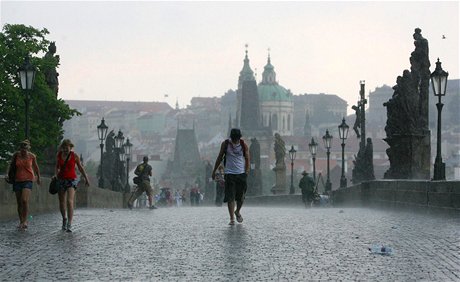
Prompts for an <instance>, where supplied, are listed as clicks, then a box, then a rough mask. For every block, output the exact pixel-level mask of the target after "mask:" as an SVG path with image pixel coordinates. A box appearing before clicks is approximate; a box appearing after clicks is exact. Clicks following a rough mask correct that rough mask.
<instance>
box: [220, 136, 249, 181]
mask: <svg viewBox="0 0 460 282" xmlns="http://www.w3.org/2000/svg"><path fill="white" fill-rule="evenodd" d="M243 150H244V148H243V147H242V146H241V144H240V141H239V140H238V144H233V143H232V141H231V140H229V142H228V146H227V152H225V170H224V172H225V174H242V173H244V172H245V171H244V164H245V161H244V155H243Z"/></svg>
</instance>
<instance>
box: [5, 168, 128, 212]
mask: <svg viewBox="0 0 460 282" xmlns="http://www.w3.org/2000/svg"><path fill="white" fill-rule="evenodd" d="M49 183H50V179H49V178H42V183H41V185H40V186H39V185H37V183H34V186H33V188H32V193H31V195H30V204H29V213H30V214H36V213H45V212H58V211H59V201H58V196H57V195H51V194H50V193H49V192H48V186H49ZM127 196H128V194H123V193H120V192H114V191H110V190H106V189H101V188H98V187H94V186H89V187H86V186H85V185H83V184H82V183H80V185H79V186H78V189H77V192H76V197H75V205H76V207H77V208H123V207H125V205H126V200H127V198H126V197H127ZM17 217H18V213H17V203H16V195H15V193H14V192H13V188H12V185H11V184H8V183H6V182H5V180H4V176H0V220H4V219H14V218H17Z"/></svg>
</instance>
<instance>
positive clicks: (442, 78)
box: [431, 58, 449, 180]
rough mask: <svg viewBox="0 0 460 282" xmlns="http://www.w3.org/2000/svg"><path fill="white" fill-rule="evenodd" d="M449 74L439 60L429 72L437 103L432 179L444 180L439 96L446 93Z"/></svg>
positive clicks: (441, 104)
mask: <svg viewBox="0 0 460 282" xmlns="http://www.w3.org/2000/svg"><path fill="white" fill-rule="evenodd" d="M448 76H449V73H448V72H445V71H444V70H443V69H442V67H441V62H440V61H439V58H438V61H437V62H436V69H435V70H434V72H433V73H432V74H431V85H433V92H434V95H435V96H437V97H438V99H439V100H438V103H437V104H436V108H438V136H437V138H438V140H437V144H436V159H435V162H434V175H433V180H446V164H445V163H443V162H442V157H441V111H442V106H444V104H443V103H441V97H442V96H444V95H446V89H447V77H448Z"/></svg>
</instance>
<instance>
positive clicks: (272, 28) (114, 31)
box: [0, 0, 459, 113]
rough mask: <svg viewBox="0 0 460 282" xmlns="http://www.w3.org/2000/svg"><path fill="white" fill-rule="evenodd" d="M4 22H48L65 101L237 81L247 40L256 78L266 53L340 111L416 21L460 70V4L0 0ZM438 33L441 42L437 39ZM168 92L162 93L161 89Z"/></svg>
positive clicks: (377, 80)
mask: <svg viewBox="0 0 460 282" xmlns="http://www.w3.org/2000/svg"><path fill="white" fill-rule="evenodd" d="M0 8H1V24H2V26H3V25H4V24H5V23H9V24H25V25H31V26H33V27H36V28H47V29H48V30H49V31H50V34H49V36H48V38H49V39H50V40H52V41H56V46H57V54H58V55H60V57H61V65H60V67H59V69H58V72H59V73H60V76H59V79H60V87H59V88H60V90H59V96H60V97H61V98H63V99H86V100H118V101H119V100H123V101H166V102H168V103H169V104H170V105H171V106H174V104H175V102H176V99H178V101H179V105H180V107H181V108H182V107H185V106H186V105H187V104H189V103H190V99H191V98H192V97H194V96H201V97H213V96H221V95H223V94H224V93H225V92H226V91H227V90H228V89H236V87H237V82H238V75H239V72H240V70H241V68H242V66H243V59H244V54H245V44H248V45H249V47H248V52H249V59H250V65H251V67H252V69H253V70H255V69H257V80H258V82H259V81H260V80H261V79H262V71H263V67H264V66H265V64H266V62H267V55H268V49H270V56H271V62H272V64H273V65H274V66H275V71H276V73H277V79H278V81H279V83H280V84H281V85H282V86H284V87H286V88H288V89H291V91H292V92H293V93H294V94H301V93H312V94H313V93H329V94H337V95H338V96H340V97H341V98H343V99H345V100H346V101H347V102H348V104H349V107H348V111H349V113H350V112H351V111H350V107H351V105H352V104H355V103H356V101H357V99H358V96H359V88H360V87H359V81H360V80H365V81H366V92H367V93H368V92H369V91H372V90H374V89H375V88H376V87H379V86H382V85H383V84H388V85H390V86H393V85H394V84H395V81H396V77H397V76H398V75H401V74H402V72H403V70H404V69H409V68H410V64H409V57H410V53H411V52H412V51H413V50H414V45H413V38H412V34H413V33H414V29H415V28H416V27H420V28H421V29H422V35H423V36H424V37H425V38H426V39H428V41H429V47H430V61H431V64H432V67H431V71H433V70H434V66H435V61H436V58H437V57H439V58H440V60H441V61H442V66H443V68H444V70H446V71H448V72H449V78H459V2H458V1H450V2H426V1H406V2H387V1H383V2H375V1H369V2H367V1H366V2H345V1H340V2H310V1H305V2H261V1H257V2H239V1H238V2H236V1H235V2H233V1H232V2H221V1H216V2H190V1H187V2H156V1H143V2H131V1H109V2H96V1H47V2H39V1H4V0H2V1H0ZM443 35H445V37H446V38H445V39H442V36H443ZM165 94H167V95H168V96H169V97H165Z"/></svg>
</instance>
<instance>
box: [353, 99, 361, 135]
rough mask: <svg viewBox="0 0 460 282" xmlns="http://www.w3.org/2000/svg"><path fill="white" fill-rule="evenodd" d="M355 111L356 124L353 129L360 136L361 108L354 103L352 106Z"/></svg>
mask: <svg viewBox="0 0 460 282" xmlns="http://www.w3.org/2000/svg"><path fill="white" fill-rule="evenodd" d="M351 108H352V109H353V110H354V111H355V115H356V119H355V124H354V125H353V130H354V131H355V133H356V137H358V138H360V137H361V135H360V134H359V130H358V128H361V110H360V109H359V107H357V106H355V105H353V106H352V107H351Z"/></svg>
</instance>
